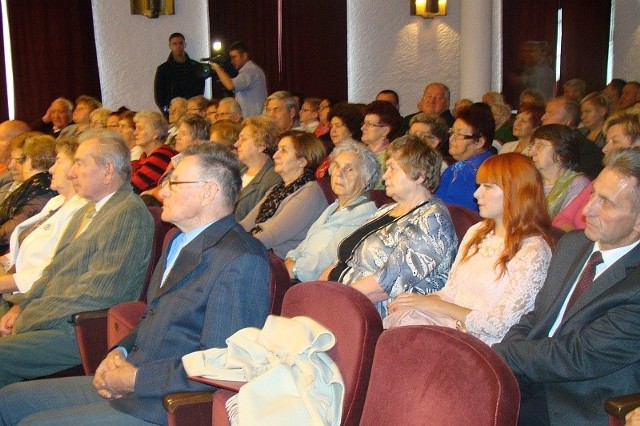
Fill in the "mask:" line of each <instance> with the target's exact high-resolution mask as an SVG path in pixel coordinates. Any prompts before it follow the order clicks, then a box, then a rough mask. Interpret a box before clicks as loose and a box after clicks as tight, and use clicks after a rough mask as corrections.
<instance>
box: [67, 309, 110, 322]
mask: <svg viewBox="0 0 640 426" xmlns="http://www.w3.org/2000/svg"><path fill="white" fill-rule="evenodd" d="M108 311H109V309H100V310H99V311H85V312H78V313H76V314H73V316H72V317H71V323H72V324H75V325H82V323H83V322H85V321H92V320H96V319H101V318H104V320H105V321H106V320H107V312H108ZM105 324H106V322H105Z"/></svg>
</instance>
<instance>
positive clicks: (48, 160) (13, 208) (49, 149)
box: [0, 132, 56, 252]
mask: <svg viewBox="0 0 640 426" xmlns="http://www.w3.org/2000/svg"><path fill="white" fill-rule="evenodd" d="M34 133H35V134H34ZM55 145H56V144H55V139H54V138H53V137H51V136H49V135H42V134H39V133H37V132H28V133H23V134H22V135H20V136H18V137H16V138H14V139H13V140H12V141H11V161H10V163H9V170H10V171H11V176H12V177H13V180H14V183H16V186H15V188H13V190H11V192H9V193H8V194H7V196H6V198H5V199H4V201H2V203H1V204H0V252H5V251H6V250H7V249H8V248H9V237H10V236H11V233H12V232H13V230H14V229H15V227H16V226H17V225H18V224H19V223H21V222H24V221H25V220H26V219H28V218H30V217H31V216H33V215H35V214H36V213H38V212H39V211H40V210H42V208H43V207H44V205H45V204H47V202H48V201H49V200H50V199H51V198H52V197H53V196H55V195H56V193H55V192H54V191H52V190H51V189H50V188H49V186H50V185H51V175H50V174H49V172H48V170H49V167H51V166H52V165H53V163H54V161H55V159H56V153H55Z"/></svg>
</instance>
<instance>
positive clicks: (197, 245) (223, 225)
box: [150, 215, 235, 299]
mask: <svg viewBox="0 0 640 426" xmlns="http://www.w3.org/2000/svg"><path fill="white" fill-rule="evenodd" d="M234 224H235V219H234V218H233V216H231V215H230V216H226V217H224V218H222V219H220V220H218V221H216V222H215V223H213V224H211V225H210V226H209V227H207V228H206V229H205V230H204V231H202V232H201V233H200V235H198V236H197V237H196V238H194V239H193V240H192V241H191V242H189V243H188V244H187V245H186V246H184V247H183V248H182V250H181V251H180V253H179V254H178V257H177V258H176V261H175V262H174V264H173V268H171V271H170V272H169V274H168V275H167V279H166V280H165V281H164V284H163V285H162V287H160V281H161V280H162V275H163V273H164V270H165V268H166V265H167V255H168V252H169V247H171V245H170V244H167V248H166V250H165V253H164V254H163V256H162V260H161V261H160V263H159V264H158V268H156V270H157V273H154V286H153V294H150V296H152V298H154V299H155V298H157V297H161V296H162V295H163V294H165V293H167V292H169V291H171V290H172V289H173V288H175V287H177V286H179V285H181V284H182V283H183V281H184V280H185V278H186V277H187V276H188V275H189V274H190V273H191V272H192V271H193V270H195V269H196V268H197V267H198V265H200V263H201V262H202V254H203V253H204V252H205V251H206V250H208V249H210V248H211V247H213V246H215V245H217V244H218V242H219V241H220V239H221V238H222V237H223V236H224V235H225V234H226V233H227V232H228V231H229V230H230V229H231V228H232V227H233V226H234ZM177 235H179V233H177V232H176V234H175V236H174V238H173V239H172V240H171V243H173V240H174V239H175V237H177Z"/></svg>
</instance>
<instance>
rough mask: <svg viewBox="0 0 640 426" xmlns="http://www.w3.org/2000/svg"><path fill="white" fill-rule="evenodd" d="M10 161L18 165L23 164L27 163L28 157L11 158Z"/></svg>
mask: <svg viewBox="0 0 640 426" xmlns="http://www.w3.org/2000/svg"><path fill="white" fill-rule="evenodd" d="M9 160H11V161H13V162H14V163H16V164H22V163H24V162H25V161H27V156H26V155H23V156H20V157H11V158H10V159H9Z"/></svg>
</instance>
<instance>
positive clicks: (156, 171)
mask: <svg viewBox="0 0 640 426" xmlns="http://www.w3.org/2000/svg"><path fill="white" fill-rule="evenodd" d="M133 121H134V123H135V124H136V130H135V132H134V137H135V141H136V145H137V146H139V147H141V148H142V150H143V153H142V155H141V156H140V161H139V162H138V167H137V168H135V169H134V170H133V174H132V175H131V185H133V190H134V192H136V193H137V194H139V193H141V192H142V191H146V190H147V189H151V188H154V187H156V186H157V185H158V180H160V177H161V176H162V174H163V173H164V171H165V169H166V168H167V166H169V163H170V161H171V157H173V156H174V155H176V153H175V151H174V150H173V149H171V148H170V147H169V146H167V145H165V144H164V141H165V139H166V138H167V131H168V125H167V121H166V120H165V118H164V116H163V115H162V114H160V113H159V112H155V111H140V112H139V113H137V114H136V116H135V117H134V118H133Z"/></svg>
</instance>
